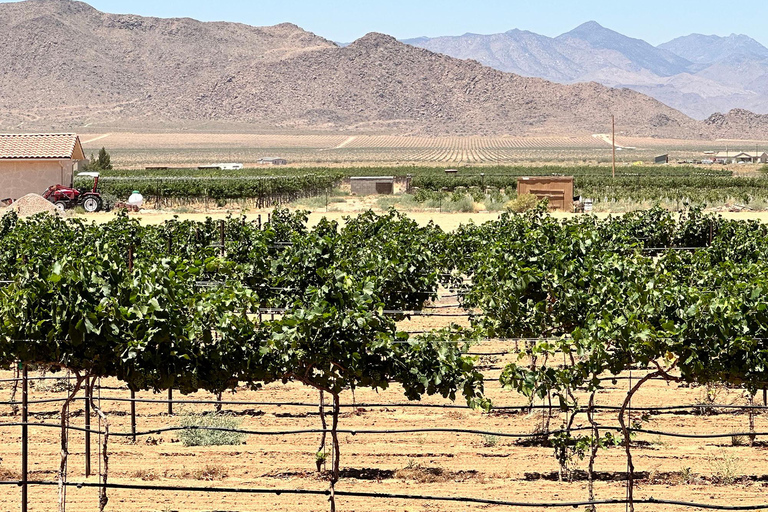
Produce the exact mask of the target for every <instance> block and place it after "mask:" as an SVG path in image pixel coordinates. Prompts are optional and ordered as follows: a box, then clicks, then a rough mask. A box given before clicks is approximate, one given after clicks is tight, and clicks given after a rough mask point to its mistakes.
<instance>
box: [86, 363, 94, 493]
mask: <svg viewBox="0 0 768 512" xmlns="http://www.w3.org/2000/svg"><path fill="white" fill-rule="evenodd" d="M94 378H95V377H94ZM89 390H90V388H89V387H88V386H85V477H86V478H88V477H89V476H91V397H90V395H89Z"/></svg>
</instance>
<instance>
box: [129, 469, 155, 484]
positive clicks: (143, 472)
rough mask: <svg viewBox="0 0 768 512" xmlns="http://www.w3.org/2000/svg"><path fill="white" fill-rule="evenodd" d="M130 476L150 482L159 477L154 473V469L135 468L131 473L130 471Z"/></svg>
mask: <svg viewBox="0 0 768 512" xmlns="http://www.w3.org/2000/svg"><path fill="white" fill-rule="evenodd" d="M131 478H133V479H136V480H144V481H145V482H150V481H152V480H158V479H159V478H160V475H158V474H157V473H155V470H154V469H137V470H136V471H134V472H133V473H131Z"/></svg>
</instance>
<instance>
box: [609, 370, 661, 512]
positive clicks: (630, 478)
mask: <svg viewBox="0 0 768 512" xmlns="http://www.w3.org/2000/svg"><path fill="white" fill-rule="evenodd" d="M662 375H664V374H663V373H662V372H661V371H656V372H651V373H649V374H648V375H646V376H645V377H643V378H642V379H640V380H639V381H637V384H635V385H634V386H633V387H632V389H630V390H629V392H628V393H627V396H626V398H625V399H624V403H623V404H621V410H619V424H620V425H621V434H622V435H623V436H624V450H625V451H626V453H627V502H628V505H629V512H635V502H634V489H635V465H634V464H633V463H632V449H631V444H632V443H631V441H630V439H629V437H630V433H629V428H627V423H626V420H625V418H624V416H625V415H626V412H627V407H629V403H630V402H631V401H632V397H633V396H634V395H635V393H637V390H638V389H640V387H641V386H642V385H643V384H645V383H646V382H648V381H649V380H651V379H655V378H656V377H660V376H662Z"/></svg>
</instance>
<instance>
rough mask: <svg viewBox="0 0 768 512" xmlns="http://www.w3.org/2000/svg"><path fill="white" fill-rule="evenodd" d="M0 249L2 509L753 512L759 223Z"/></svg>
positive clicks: (655, 219) (235, 233) (82, 234)
mask: <svg viewBox="0 0 768 512" xmlns="http://www.w3.org/2000/svg"><path fill="white" fill-rule="evenodd" d="M0 240H1V241H2V243H1V244H0V315H1V316H0V318H1V319H2V322H1V323H0V365H2V367H3V369H5V370H6V371H5V372H4V375H6V376H7V378H4V379H2V383H3V384H4V386H3V389H5V390H6V391H7V392H8V393H9V395H8V396H9V399H8V400H4V401H3V404H2V405H0V407H3V408H4V410H3V414H2V415H3V417H4V420H3V423H2V424H0V428H2V429H3V432H4V434H3V435H4V439H13V440H14V442H6V443H3V446H2V448H0V450H2V451H0V457H2V460H0V480H2V482H0V484H2V485H0V492H1V493H2V494H0V502H1V503H2V506H3V508H4V509H9V510H11V509H15V508H16V507H18V506H19V496H21V502H22V504H23V505H22V507H23V508H22V510H25V511H26V510H27V508H25V507H26V506H27V504H28V505H29V509H31V510H53V509H54V508H55V507H56V505H55V504H56V503H58V509H59V510H60V511H64V510H65V509H66V506H67V503H68V502H69V503H70V505H71V506H72V507H73V508H74V509H76V510H97V509H98V510H158V509H163V507H166V508H165V510H179V509H180V510H210V509H211V508H216V509H221V507H222V506H224V507H226V508H227V509H232V510H242V509H254V510H297V509H301V510H329V509H330V510H332V511H333V510H356V509H373V508H377V509H381V510H402V509H403V507H404V506H406V507H411V506H413V507H424V509H425V510H431V509H435V508H437V509H439V510H456V511H458V510H512V509H522V510H532V509H536V508H540V507H565V508H570V507H577V508H581V509H584V508H586V509H588V510H601V511H614V510H621V509H625V508H626V509H629V510H635V509H637V510H660V508H659V507H663V509H664V510H686V509H707V508H715V509H720V510H758V509H766V508H768V505H766V504H764V501H765V500H764V498H761V497H762V496H763V494H764V492H763V488H762V485H763V484H762V482H763V481H764V479H765V475H764V474H763V473H761V471H764V469H763V468H764V461H763V459H764V457H763V456H762V449H763V447H764V441H763V439H761V438H764V437H765V436H768V425H763V423H764V418H765V416H764V413H765V411H766V410H768V407H766V404H765V403H764V402H763V401H762V400H761V399H760V398H761V397H760V390H764V389H765V388H766V387H768V346H767V345H766V340H768V300H766V293H765V292H766V289H768V288H766V286H767V285H766V282H765V280H766V278H765V276H766V275H768V267H766V263H765V262H766V261H768V226H766V225H763V224H760V223H756V222H744V221H728V220H724V219H722V218H720V217H718V216H715V215H705V214H703V213H702V212H701V211H700V210H699V209H691V210H687V211H685V212H683V213H682V214H681V215H679V216H678V215H674V214H671V213H669V212H667V211H664V210H662V209H659V208H655V209H652V210H649V211H645V212H638V213H633V214H627V215H625V216H623V217H619V218H609V219H606V220H600V219H597V218H595V217H592V216H583V217H579V218H575V219H570V220H556V219H554V218H552V217H550V216H549V215H548V214H547V213H546V212H545V211H543V210H542V209H537V210H535V211H532V212H529V213H527V214H525V215H513V214H503V215H502V216H501V217H500V218H499V219H498V220H495V221H492V222H488V223H485V224H482V225H474V224H469V225H466V226H462V227H461V228H459V229H457V230H456V231H453V232H444V231H443V230H441V229H440V228H439V227H437V226H435V225H433V224H430V225H427V226H423V227H420V226H418V225H417V224H416V223H415V222H413V221H412V220H410V219H408V218H407V217H405V216H403V215H400V214H398V213H396V212H394V211H390V212H389V213H387V214H384V215H381V216H378V215H375V214H373V213H371V212H368V213H365V214H362V215H360V216H358V217H354V218H350V219H348V221H347V222H346V223H343V224H337V223H336V222H333V221H322V222H320V223H319V224H317V225H316V226H314V227H312V228H309V227H308V226H307V222H306V217H305V214H304V213H302V212H296V213H290V212H288V211H287V210H276V211H275V212H274V213H273V215H272V216H271V218H270V221H269V222H267V223H265V224H261V223H252V222H246V220H245V219H242V218H230V219H228V220H226V221H222V222H221V223H217V222H214V221H212V220H210V219H209V220H208V221H206V222H203V223H195V222H190V221H184V222H180V221H176V220H173V221H168V222H166V223H165V224H163V225H160V226H144V225H142V224H140V223H139V222H138V221H136V220H135V219H130V218H128V217H127V216H126V215H124V214H122V215H118V216H117V217H115V218H114V220H112V221H110V222H107V223H104V224H94V223H87V222H85V221H84V220H81V219H69V220H64V219H60V218H57V217H49V216H45V215H43V216H37V217H32V218H29V219H26V220H22V219H19V218H17V217H16V216H15V215H13V214H6V215H5V216H4V217H2V219H0ZM46 379H47V380H46ZM46 382H52V383H53V384H52V385H50V386H48V385H46ZM30 386H31V388H32V389H31V390H30ZM235 392H236V393H237V394H230V393H235ZM155 393H162V395H159V396H162V397H165V396H166V393H168V397H169V398H168V399H167V400H166V399H165V398H159V396H158V395H156V394H155ZM179 393H181V394H182V395H187V396H186V397H182V398H180V397H179ZM174 394H175V398H174ZM19 395H21V399H19ZM30 395H32V396H33V398H32V399H31V400H30V399H29V397H30ZM173 407H176V409H175V410H174V409H173ZM167 408H170V410H168V411H167V413H166V412H165V411H166V409H167ZM180 408H185V409H184V411H183V414H182V413H181V411H180ZM137 409H138V411H137ZM30 410H31V411H30ZM191 413H194V414H191ZM202 413H208V414H202ZM172 414H180V416H179V417H178V420H174V419H173V416H172ZM224 420H226V421H224ZM137 423H138V424H137ZM12 431H13V432H19V431H20V432H21V435H20V436H16V434H14V437H13V438H11V437H9V436H10V435H11V432H12ZM54 432H55V433H56V437H55V438H54V437H53V436H52V434H53V433H54ZM224 434H226V435H230V436H234V440H232V439H229V440H228V441H227V442H223V441H222V442H221V443H220V444H222V445H223V446H200V445H199V444H200V439H202V438H204V437H205V436H207V435H211V436H213V435H219V437H220V436H221V435H224ZM83 436H85V437H84V439H85V443H86V445H82V444H81V441H82V439H83ZM91 438H93V439H94V440H95V441H96V444H97V445H98V446H97V449H96V454H95V455H96V459H97V468H91V466H90V459H91V454H90V450H91V448H90V444H88V443H90V439H91ZM180 440H181V442H180ZM29 441H31V443H30V442H29ZM20 451H21V457H20V456H19V452H20ZM30 462H31V463H32V466H31V467H30V465H29V463H30ZM83 462H84V463H85V467H86V471H85V475H83V472H82V471H80V467H81V466H80V464H81V463H83ZM19 468H21V471H19ZM94 473H95V475H94ZM89 474H91V475H92V478H88V475H89ZM70 477H71V478H73V479H74V481H71V480H70ZM83 478H86V479H85V480H83ZM532 481H534V482H532ZM190 482H191V483H190ZM201 482H203V483H201ZM19 488H20V489H19ZM534 488H535V489H534ZM57 489H58V491H57ZM192 495H194V496H200V497H201V498H199V499H200V500H201V501H196V500H197V499H198V498H194V499H189V496H192ZM206 499H207V500H208V501H206ZM27 502H28V503H27ZM160 504H163V505H162V506H160ZM166 504H167V506H166ZM363 504H364V505H363ZM406 504H408V505H406ZM408 509H409V510H410V508H408Z"/></svg>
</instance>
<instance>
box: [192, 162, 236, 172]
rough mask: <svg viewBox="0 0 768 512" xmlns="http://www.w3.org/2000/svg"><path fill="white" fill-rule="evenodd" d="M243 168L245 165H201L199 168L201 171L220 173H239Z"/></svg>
mask: <svg viewBox="0 0 768 512" xmlns="http://www.w3.org/2000/svg"><path fill="white" fill-rule="evenodd" d="M242 168H243V164H234V163H232V164H212V165H201V166H199V167H198V169H200V170H205V169H207V170H218V171H237V170H240V169H242Z"/></svg>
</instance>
